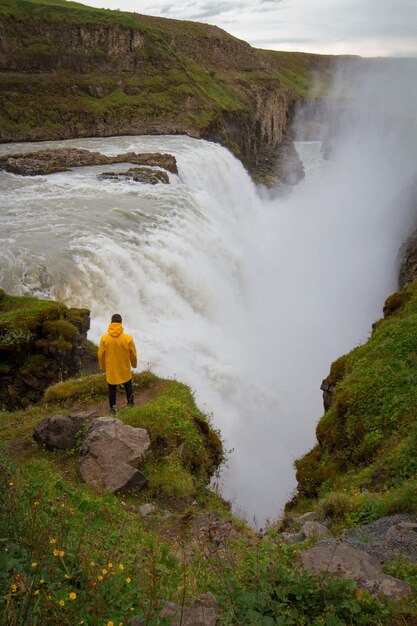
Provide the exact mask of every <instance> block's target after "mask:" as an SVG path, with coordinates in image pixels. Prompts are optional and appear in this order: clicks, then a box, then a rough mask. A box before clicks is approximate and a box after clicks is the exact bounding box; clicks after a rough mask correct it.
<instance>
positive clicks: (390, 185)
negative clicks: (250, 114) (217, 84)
mask: <svg viewBox="0 0 417 626" xmlns="http://www.w3.org/2000/svg"><path fill="white" fill-rule="evenodd" d="M358 142H360V145H359V144H358ZM387 142H388V143H387ZM63 145H65V146H76V147H83V148H89V149H93V150H98V151H100V152H103V153H104V154H117V153H120V152H128V151H138V152H149V151H162V152H169V153H172V154H174V155H175V156H176V157H177V161H178V169H179V175H178V176H174V175H171V176H170V181H171V184H170V185H163V184H159V185H156V186H155V187H153V186H150V185H143V184H139V183H134V182H126V181H125V182H113V181H108V180H107V181H100V180H99V179H98V178H97V174H99V173H100V172H102V171H103V170H109V169H112V170H116V169H120V170H123V169H126V166H125V165H118V166H114V167H113V166H110V167H109V166H106V167H105V168H103V167H87V168H79V169H76V170H74V171H71V172H63V173H57V174H53V175H49V176H41V177H34V178H22V177H19V176H14V175H11V174H6V173H4V172H2V173H0V185H1V188H2V195H3V203H2V209H1V212H0V226H1V230H0V241H1V250H0V285H1V286H2V287H3V288H4V289H5V290H6V291H9V292H13V293H33V294H36V295H41V296H42V295H43V296H45V295H46V296H47V297H55V298H58V299H60V300H63V301H65V302H66V303H68V304H71V305H75V306H76V305H79V306H88V307H89V308H90V309H91V312H92V328H91V332H90V336H91V338H92V339H93V340H96V341H97V340H98V339H99V337H100V335H101V334H102V333H103V332H105V330H106V328H107V325H108V322H109V318H110V316H111V314H112V313H114V312H119V313H121V314H122V316H123V321H124V326H125V328H126V330H128V331H129V332H130V333H131V334H133V336H134V338H135V340H136V343H137V346H138V349H139V355H140V359H139V369H144V368H147V367H151V368H152V369H153V371H155V372H156V373H157V374H160V375H163V376H168V377H176V378H178V379H179V380H182V381H184V382H187V383H188V384H190V385H191V387H192V388H193V389H194V390H195V392H196V399H197V402H198V404H199V405H200V407H201V408H202V409H203V410H205V411H206V412H210V413H213V420H214V423H215V425H216V426H217V427H219V428H220V429H221V432H222V435H223V437H224V438H225V440H226V446H227V447H228V448H232V449H233V452H232V453H231V455H230V458H229V463H228V467H227V468H224V469H223V471H222V477H221V482H222V483H224V484H223V486H222V491H223V494H224V495H225V497H226V498H228V499H231V500H233V502H234V506H235V510H236V511H237V512H240V513H242V514H243V515H246V516H247V517H248V519H249V520H252V518H253V517H256V518H257V520H258V522H261V523H263V521H264V519H265V518H266V517H274V516H276V515H277V514H279V512H280V510H281V508H282V506H283V504H284V503H285V501H286V500H288V498H289V497H290V495H291V491H292V490H293V488H294V486H295V478H294V470H293V467H292V464H293V460H294V459H295V458H297V457H299V456H300V455H301V454H303V453H304V452H306V451H307V450H308V449H309V448H310V447H311V446H312V445H313V443H314V429H315V425H316V422H317V419H318V417H319V416H320V415H321V413H322V405H321V392H320V389H319V387H320V383H321V380H322V378H324V377H325V376H326V374H327V372H328V370H329V366H330V363H331V362H332V360H334V359H335V358H337V357H338V356H340V355H341V354H342V353H344V352H346V351H347V350H349V349H351V348H352V347H353V346H354V345H356V344H357V343H359V342H362V341H363V340H365V339H366V337H367V335H368V333H369V330H370V327H371V323H372V322H373V321H374V320H375V319H376V318H377V317H379V316H380V313H381V309H382V304H383V301H384V299H385V297H386V296H387V295H388V294H389V293H390V292H392V291H393V290H395V288H396V257H397V251H398V248H399V246H400V244H401V243H402V241H403V240H404V238H405V236H406V234H407V233H408V232H409V230H410V227H411V217H410V213H409V210H410V207H409V204H408V202H407V200H406V198H405V196H403V195H401V194H402V193H403V191H404V190H405V189H406V188H407V185H408V184H409V182H410V180H411V178H412V174H413V172H414V164H413V163H410V162H409V156H410V153H409V151H408V148H407V150H404V154H402V151H401V147H400V148H398V145H400V146H401V145H402V144H398V137H397V136H395V135H393V134H392V133H391V134H390V135H389V136H388V137H386V136H385V135H384V133H381V132H379V133H376V134H375V133H374V134H373V135H372V136H368V135H367V134H366V133H365V132H364V131H363V128H362V127H361V128H360V135H358V134H355V132H354V129H353V130H352V129H351V130H350V132H349V133H348V134H347V135H346V136H345V139H344V142H343V145H344V148H343V150H341V151H340V152H339V153H338V154H337V155H336V157H335V159H334V160H333V161H330V162H323V160H322V158H321V153H320V144H318V143H304V144H298V149H299V151H300V154H301V156H302V158H303V160H304V162H305V165H306V168H307V176H306V179H305V180H304V181H303V182H302V183H301V184H300V185H299V186H298V187H297V188H296V189H295V190H294V191H293V193H292V194H290V195H288V196H286V197H283V198H269V197H268V196H267V194H265V193H263V194H261V193H260V192H259V191H257V190H256V188H255V186H254V185H253V183H252V182H251V180H250V178H249V177H248V175H247V174H246V172H245V170H244V168H243V167H242V165H241V164H240V162H239V161H238V160H236V159H235V158H234V157H233V156H231V155H230V153H228V152H227V151H226V150H225V149H224V148H221V147H220V146H218V145H215V144H212V143H208V142H205V141H197V140H193V139H190V138H187V137H116V138H107V139H101V138H97V139H80V140H70V141H65V142H48V143H41V144H16V145H13V146H10V145H8V146H1V148H0V153H2V154H5V153H8V154H10V153H15V152H18V151H24V152H26V151H32V150H34V149H40V148H44V147H59V146H63ZM394 146H395V147H396V151H393V147H394Z"/></svg>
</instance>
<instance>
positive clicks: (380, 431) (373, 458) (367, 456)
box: [296, 281, 417, 528]
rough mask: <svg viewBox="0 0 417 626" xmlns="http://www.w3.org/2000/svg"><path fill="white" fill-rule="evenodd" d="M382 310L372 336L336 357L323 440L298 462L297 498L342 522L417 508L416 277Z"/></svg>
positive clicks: (319, 437)
mask: <svg viewBox="0 0 417 626" xmlns="http://www.w3.org/2000/svg"><path fill="white" fill-rule="evenodd" d="M384 314H385V318H384V319H383V320H380V321H378V322H377V323H376V324H374V328H373V332H372V336H371V337H370V339H369V340H368V342H367V343H365V344H364V345H362V346H359V347H357V348H356V349H355V350H353V351H352V352H350V353H349V354H348V355H346V356H344V357H341V358H340V359H338V361H336V362H335V363H334V364H333V365H332V368H331V371H330V375H329V378H328V379H327V382H328V383H329V384H332V385H334V386H335V390H334V397H333V401H332V406H331V408H330V409H329V410H328V411H327V412H326V413H325V414H324V416H323V417H322V418H321V420H320V422H319V424H318V426H317V431H316V433H317V440H318V445H316V446H315V448H313V450H311V451H310V452H309V453H308V454H307V455H306V456H304V457H303V458H301V459H300V460H298V461H297V462H296V467H297V479H298V490H299V496H298V498H296V501H297V504H298V506H301V507H309V506H311V505H312V502H311V500H313V501H314V506H317V504H318V505H319V508H320V509H321V510H322V512H323V514H324V515H325V516H327V517H330V518H331V517H333V518H334V521H335V525H336V527H339V528H340V527H344V526H352V525H357V524H360V523H365V522H370V521H373V520H375V519H377V518H378V517H382V516H384V515H388V514H392V513H398V512H408V513H414V514H416V513H417V455H416V450H417V418H416V415H417V352H416V346H417V281H416V282H413V283H412V284H411V285H410V286H409V287H408V288H407V289H406V290H405V291H403V292H399V293H396V294H393V295H392V296H390V297H389V298H388V299H387V301H386V304H385V308H384Z"/></svg>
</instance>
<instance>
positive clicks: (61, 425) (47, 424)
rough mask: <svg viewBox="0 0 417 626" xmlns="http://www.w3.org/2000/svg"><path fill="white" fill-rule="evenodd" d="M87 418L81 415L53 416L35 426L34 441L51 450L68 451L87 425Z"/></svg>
mask: <svg viewBox="0 0 417 626" xmlns="http://www.w3.org/2000/svg"><path fill="white" fill-rule="evenodd" d="M87 420H88V416H86V415H82V414H73V415H54V416H53V417H47V418H45V419H43V420H42V421H41V422H39V423H38V424H36V426H35V428H34V429H33V438H34V440H35V441H36V442H37V443H39V444H40V445H42V446H45V447H46V448H48V449H50V450H52V449H54V448H58V449H60V450H68V449H69V448H74V447H75V445H76V443H77V435H78V433H79V432H80V430H81V429H82V428H83V426H85V424H86V423H87Z"/></svg>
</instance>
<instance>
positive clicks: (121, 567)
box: [119, 563, 125, 572]
mask: <svg viewBox="0 0 417 626" xmlns="http://www.w3.org/2000/svg"><path fill="white" fill-rule="evenodd" d="M124 568H125V566H124V565H123V563H119V570H120V571H121V572H123V570H124Z"/></svg>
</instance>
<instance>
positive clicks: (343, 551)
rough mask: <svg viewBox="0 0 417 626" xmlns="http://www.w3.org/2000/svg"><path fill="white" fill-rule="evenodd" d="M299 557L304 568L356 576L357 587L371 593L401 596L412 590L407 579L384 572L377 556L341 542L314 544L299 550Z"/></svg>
mask: <svg viewBox="0 0 417 626" xmlns="http://www.w3.org/2000/svg"><path fill="white" fill-rule="evenodd" d="M300 559H301V563H302V566H303V568H304V569H311V570H314V571H316V572H324V573H326V572H330V573H331V574H333V576H336V577H338V578H346V579H348V580H355V581H356V582H357V583H358V586H359V588H360V589H364V590H366V591H369V592H370V593H372V594H374V595H380V594H383V595H386V596H390V597H392V598H396V599H400V598H404V597H405V596H407V595H409V594H410V593H411V587H410V585H409V584H408V583H406V582H404V581H403V580H398V578H394V577H393V576H388V575H386V574H384V572H383V570H382V566H381V563H380V562H379V560H378V559H377V558H376V557H374V556H371V555H370V554H367V553H366V552H364V551H363V550H358V549H357V548H354V547H352V546H351V545H349V544H347V543H344V542H338V541H334V542H332V543H326V544H324V545H318V546H315V547H314V548H311V549H310V550H306V551H305V552H302V553H301V555H300Z"/></svg>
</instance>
